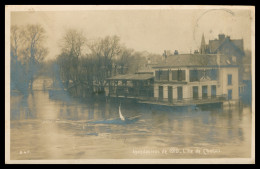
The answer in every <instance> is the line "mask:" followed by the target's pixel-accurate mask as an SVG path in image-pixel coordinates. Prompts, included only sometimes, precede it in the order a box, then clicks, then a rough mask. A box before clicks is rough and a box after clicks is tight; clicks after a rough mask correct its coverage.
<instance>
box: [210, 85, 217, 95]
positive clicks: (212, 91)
mask: <svg viewBox="0 0 260 169" xmlns="http://www.w3.org/2000/svg"><path fill="white" fill-rule="evenodd" d="M216 96H217V86H216V85H212V86H211V97H212V98H216Z"/></svg>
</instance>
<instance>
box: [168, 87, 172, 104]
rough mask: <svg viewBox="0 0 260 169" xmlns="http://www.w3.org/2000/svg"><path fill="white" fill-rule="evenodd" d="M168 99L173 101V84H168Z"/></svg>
mask: <svg viewBox="0 0 260 169" xmlns="http://www.w3.org/2000/svg"><path fill="white" fill-rule="evenodd" d="M168 101H169V102H172V86H168Z"/></svg>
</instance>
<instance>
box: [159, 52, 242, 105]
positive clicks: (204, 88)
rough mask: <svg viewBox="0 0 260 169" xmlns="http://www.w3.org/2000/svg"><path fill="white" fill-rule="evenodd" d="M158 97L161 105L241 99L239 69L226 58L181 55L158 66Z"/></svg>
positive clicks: (221, 56) (172, 57)
mask: <svg viewBox="0 0 260 169" xmlns="http://www.w3.org/2000/svg"><path fill="white" fill-rule="evenodd" d="M154 75H155V80H154V97H155V98H156V100H158V101H161V102H169V103H172V104H174V103H178V102H185V101H186V102H191V103H195V102H197V103H199V102H201V103H204V102H218V101H220V100H221V99H222V100H238V99H239V88H238V84H239V83H238V78H239V77H238V66H237V64H236V63H235V62H234V61H232V59H231V60H230V59H229V57H227V56H225V55H215V54H213V55H206V54H181V55H172V56H169V57H168V58H167V59H166V60H165V61H164V62H162V63H160V64H158V65H156V66H154Z"/></svg>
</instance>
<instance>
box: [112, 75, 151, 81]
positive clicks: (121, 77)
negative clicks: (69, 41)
mask: <svg viewBox="0 0 260 169" xmlns="http://www.w3.org/2000/svg"><path fill="white" fill-rule="evenodd" d="M153 77H154V76H153V75H152V74H126V75H117V76H113V77H110V78H107V80H149V79H152V78H153Z"/></svg>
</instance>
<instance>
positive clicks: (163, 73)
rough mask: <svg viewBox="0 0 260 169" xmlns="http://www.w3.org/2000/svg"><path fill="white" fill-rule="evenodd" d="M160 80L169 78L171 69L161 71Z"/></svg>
mask: <svg viewBox="0 0 260 169" xmlns="http://www.w3.org/2000/svg"><path fill="white" fill-rule="evenodd" d="M160 80H169V71H168V70H166V71H165V70H164V71H161V74H160Z"/></svg>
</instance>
